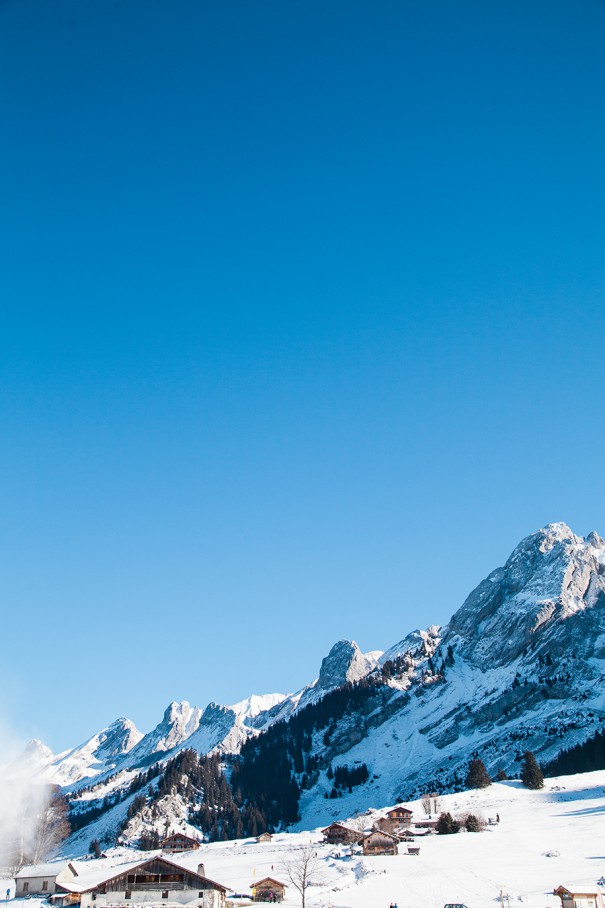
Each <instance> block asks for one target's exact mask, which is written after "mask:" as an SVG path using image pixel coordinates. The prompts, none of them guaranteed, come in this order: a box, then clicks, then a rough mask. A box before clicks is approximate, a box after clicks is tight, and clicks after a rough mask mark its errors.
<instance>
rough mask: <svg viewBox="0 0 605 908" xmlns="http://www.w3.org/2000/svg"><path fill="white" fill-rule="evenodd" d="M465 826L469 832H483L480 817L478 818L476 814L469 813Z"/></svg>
mask: <svg viewBox="0 0 605 908" xmlns="http://www.w3.org/2000/svg"><path fill="white" fill-rule="evenodd" d="M464 825H465V826H466V831H467V832H481V823H480V822H479V817H476V816H475V814H474V813H469V815H468V816H467V818H466V823H465V824H464Z"/></svg>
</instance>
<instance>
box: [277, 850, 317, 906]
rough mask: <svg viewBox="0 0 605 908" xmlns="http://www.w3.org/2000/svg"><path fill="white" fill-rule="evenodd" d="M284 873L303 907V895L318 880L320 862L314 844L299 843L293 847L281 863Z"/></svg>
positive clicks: (304, 895)
mask: <svg viewBox="0 0 605 908" xmlns="http://www.w3.org/2000/svg"><path fill="white" fill-rule="evenodd" d="M282 867H283V869H284V873H285V875H286V876H287V877H288V879H289V880H290V882H291V883H292V885H293V886H294V888H295V889H296V890H297V891H298V893H299V894H300V898H301V901H302V908H305V897H306V893H307V889H308V888H309V886H315V885H317V884H318V883H319V882H320V864H319V858H318V857H317V848H316V846H314V845H301V846H300V847H299V848H294V849H292V851H291V852H290V853H289V854H288V856H287V857H286V858H284V861H283V863H282Z"/></svg>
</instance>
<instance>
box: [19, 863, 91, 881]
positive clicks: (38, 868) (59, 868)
mask: <svg viewBox="0 0 605 908" xmlns="http://www.w3.org/2000/svg"><path fill="white" fill-rule="evenodd" d="M67 867H69V868H70V869H71V871H72V873H73V874H74V875H75V876H78V871H77V870H76V867H75V865H74V863H73V862H71V861H49V862H48V863H46V864H28V865H27V866H26V867H22V868H21V870H19V872H18V873H16V874H15V879H17V880H21V879H24V878H25V879H32V878H33V879H36V878H37V877H43V876H58V875H59V874H60V873H62V872H63V870H65V869H66V868H67Z"/></svg>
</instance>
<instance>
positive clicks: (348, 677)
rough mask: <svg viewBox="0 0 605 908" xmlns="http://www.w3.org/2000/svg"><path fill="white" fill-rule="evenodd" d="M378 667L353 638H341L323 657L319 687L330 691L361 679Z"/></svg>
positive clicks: (318, 680) (318, 681)
mask: <svg viewBox="0 0 605 908" xmlns="http://www.w3.org/2000/svg"><path fill="white" fill-rule="evenodd" d="M375 667H376V662H375V661H373V660H370V659H368V658H367V656H364V654H363V653H362V652H361V650H360V649H359V647H358V646H357V644H356V643H355V642H354V641H352V640H339V641H338V643H335V644H334V646H333V647H332V649H331V650H330V652H329V653H328V655H327V656H326V657H325V659H323V661H322V663H321V668H320V670H319V678H318V679H317V689H318V690H323V691H328V690H332V688H334V687H340V686H341V685H342V684H346V683H347V682H352V681H360V680H361V679H362V678H365V676H366V675H367V674H368V673H369V672H371V671H372V669H373V668H375Z"/></svg>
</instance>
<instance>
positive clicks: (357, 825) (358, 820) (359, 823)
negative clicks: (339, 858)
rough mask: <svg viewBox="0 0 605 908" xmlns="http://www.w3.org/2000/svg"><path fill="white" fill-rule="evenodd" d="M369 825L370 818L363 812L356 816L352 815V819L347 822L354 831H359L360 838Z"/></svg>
mask: <svg viewBox="0 0 605 908" xmlns="http://www.w3.org/2000/svg"><path fill="white" fill-rule="evenodd" d="M367 825H368V818H367V817H365V816H364V815H363V814H359V815H358V816H356V817H351V819H350V820H349V821H348V822H347V826H349V827H350V828H351V829H352V830H354V832H357V833H359V838H361V837H362V835H363V834H364V832H365V831H366V826H367Z"/></svg>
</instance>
